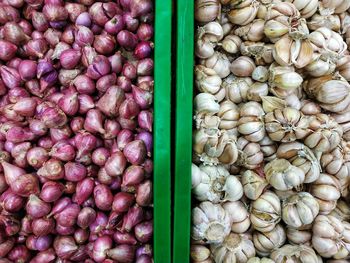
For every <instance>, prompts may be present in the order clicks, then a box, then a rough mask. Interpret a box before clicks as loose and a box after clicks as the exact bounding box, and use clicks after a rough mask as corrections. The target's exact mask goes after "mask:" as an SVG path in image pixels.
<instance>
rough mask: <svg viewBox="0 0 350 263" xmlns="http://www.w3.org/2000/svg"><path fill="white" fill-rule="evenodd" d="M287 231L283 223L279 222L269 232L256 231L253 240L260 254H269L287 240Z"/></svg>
mask: <svg viewBox="0 0 350 263" xmlns="http://www.w3.org/2000/svg"><path fill="white" fill-rule="evenodd" d="M286 239H287V238H286V232H285V230H284V228H283V226H282V225H280V224H278V225H276V227H275V228H274V229H272V230H271V231H269V232H265V233H262V232H259V231H255V232H254V233H253V242H254V246H255V249H256V252H257V254H258V255H259V256H269V255H270V253H271V252H272V251H273V250H274V249H277V248H279V247H281V246H282V245H283V244H284V243H285V242H286Z"/></svg>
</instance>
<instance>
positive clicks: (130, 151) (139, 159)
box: [123, 140, 147, 165]
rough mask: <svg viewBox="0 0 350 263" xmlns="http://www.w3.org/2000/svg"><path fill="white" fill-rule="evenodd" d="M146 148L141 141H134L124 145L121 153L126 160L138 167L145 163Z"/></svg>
mask: <svg viewBox="0 0 350 263" xmlns="http://www.w3.org/2000/svg"><path fill="white" fill-rule="evenodd" d="M146 152H147V149H146V146H145V143H144V142H143V141H141V140H135V141H132V142H129V143H128V144H127V145H125V147H124V150H123V153H124V155H125V157H126V159H127V160H128V161H129V162H130V163H132V164H136V165H140V164H142V163H143V162H144V161H145V158H146Z"/></svg>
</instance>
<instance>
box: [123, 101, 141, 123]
mask: <svg viewBox="0 0 350 263" xmlns="http://www.w3.org/2000/svg"><path fill="white" fill-rule="evenodd" d="M139 112H140V107H139V105H138V104H137V103H136V102H135V101H134V100H133V99H126V100H124V101H123V102H122V104H121V105H120V107H119V116H121V117H122V118H125V119H133V118H135V117H136V116H137V115H138V114H139Z"/></svg>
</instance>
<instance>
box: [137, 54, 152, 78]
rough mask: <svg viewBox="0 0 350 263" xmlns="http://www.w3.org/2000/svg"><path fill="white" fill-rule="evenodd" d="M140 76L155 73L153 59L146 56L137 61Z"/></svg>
mask: <svg viewBox="0 0 350 263" xmlns="http://www.w3.org/2000/svg"><path fill="white" fill-rule="evenodd" d="M136 69H137V74H138V76H148V75H151V74H152V73H153V60H152V59H150V58H145V59H142V60H140V61H138V62H137V68H136Z"/></svg>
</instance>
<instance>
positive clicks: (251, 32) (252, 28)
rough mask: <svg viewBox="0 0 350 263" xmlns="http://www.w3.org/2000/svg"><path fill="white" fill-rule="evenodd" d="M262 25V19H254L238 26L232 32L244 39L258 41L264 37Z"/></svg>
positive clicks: (263, 23) (263, 22)
mask: <svg viewBox="0 0 350 263" xmlns="http://www.w3.org/2000/svg"><path fill="white" fill-rule="evenodd" d="M264 25H265V21H264V20H263V19H254V20H253V21H252V22H251V23H249V24H248V25H246V26H242V27H238V28H237V29H235V31H234V32H235V35H237V36H239V37H241V38H242V39H243V40H245V41H253V42H259V41H261V40H262V39H263V38H264Z"/></svg>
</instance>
